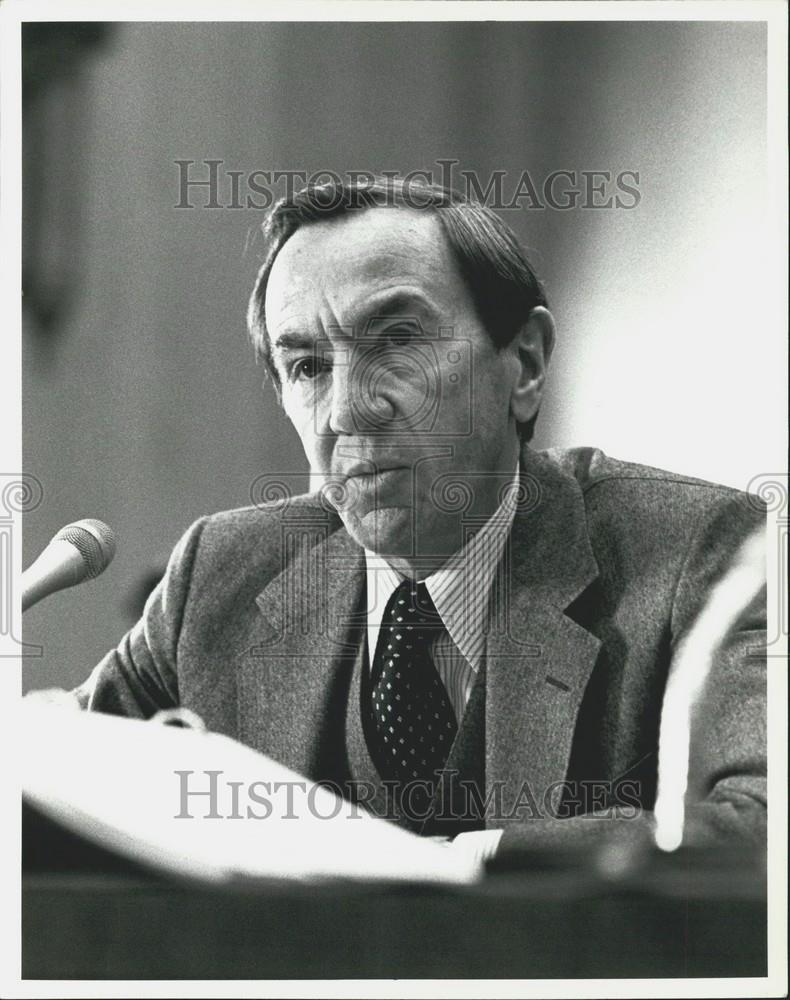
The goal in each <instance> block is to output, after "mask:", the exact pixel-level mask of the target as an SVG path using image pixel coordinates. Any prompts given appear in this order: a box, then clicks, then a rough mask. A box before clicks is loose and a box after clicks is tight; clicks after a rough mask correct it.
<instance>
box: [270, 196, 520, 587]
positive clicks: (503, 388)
mask: <svg viewBox="0 0 790 1000" xmlns="http://www.w3.org/2000/svg"><path fill="white" fill-rule="evenodd" d="M265 308H266V325H267V328H268V331H269V336H270V338H271V348H272V358H273V361H274V364H275V367H276V370H277V373H278V375H279V381H280V385H281V390H282V403H283V407H284V409H285V412H286V413H287V415H288V417H289V418H290V420H291V422H292V423H293V425H294V427H295V428H296V430H297V432H298V434H299V436H300V438H301V440H302V445H303V446H304V450H305V453H306V455H307V457H308V460H309V462H310V466H311V469H312V471H313V473H319V474H321V475H322V476H324V477H326V478H327V479H328V480H329V482H330V483H331V484H332V487H331V488H328V489H327V490H326V496H327V497H328V498H329V499H330V500H331V501H332V502H333V503H334V504H335V506H336V507H337V509H338V511H339V513H340V516H341V517H342V519H343V521H344V523H345V525H346V527H347V529H348V531H349V533H350V534H351V535H352V537H353V538H354V539H355V540H356V541H357V542H358V543H359V544H361V545H364V546H365V547H367V548H369V549H372V550H373V551H375V552H379V553H381V554H382V555H386V556H390V557H393V560H394V561H396V564H397V561H400V562H402V563H403V564H405V566H407V567H409V566H411V567H414V566H415V565H420V564H422V565H423V566H425V565H429V566H430V565H432V564H435V565H437V566H438V565H441V562H443V561H444V559H446V558H447V556H449V555H450V554H452V552H454V551H455V550H456V549H457V548H458V547H459V546H460V545H461V544H462V534H461V515H462V514H465V516H466V517H469V516H470V515H473V516H475V517H485V516H488V515H489V514H491V513H492V512H493V511H494V510H495V509H496V507H497V505H498V502H499V492H500V490H501V489H502V487H503V486H504V485H505V484H506V483H507V482H509V479H510V477H511V476H512V474H513V472H514V470H515V466H516V461H517V457H518V435H517V431H516V421H515V417H514V415H513V412H512V409H511V394H512V392H513V388H514V386H515V384H516V382H517V380H518V376H519V371H520V363H519V359H518V352H517V350H516V348H515V347H512V348H505V349H504V350H502V351H498V350H497V349H496V348H495V347H494V345H493V343H492V342H491V339H490V337H489V335H488V333H487V332H486V331H485V329H484V328H483V326H482V325H481V323H480V320H479V319H478V317H477V313H476V311H475V308H474V305H473V303H472V299H471V296H470V294H469V291H468V290H467V288H466V286H465V284H464V282H463V280H462V279H461V276H460V274H459V273H458V268H457V264H456V263H455V261H454V259H453V257H452V254H451V251H450V248H449V247H448V245H447V242H446V238H445V236H444V232H443V230H442V228H441V225H440V224H439V222H438V220H437V219H436V218H435V217H434V216H433V215H432V214H430V213H428V212H419V211H415V210H410V209H396V208H375V209H368V210H366V211H363V212H359V213H355V214H353V215H348V216H344V217H341V218H339V219H334V220H329V221H326V222H319V223H314V224H310V225H306V226H304V227H303V228H301V229H299V230H297V232H296V233H294V235H293V236H292V237H291V238H290V239H289V240H288V242H287V243H286V244H285V246H284V247H283V249H282V250H281V251H280V253H279V254H278V255H277V257H276V259H275V261H274V265H273V267H272V270H271V273H270V276H269V282H268V287H267V292H266V303H265ZM453 483H455V484H459V483H460V484H462V488H464V489H465V491H466V493H467V497H468V502H463V503H460V504H459V503H458V502H457V501H458V499H459V493H458V490H457V489H456V490H455V491H453V487H452V484H453Z"/></svg>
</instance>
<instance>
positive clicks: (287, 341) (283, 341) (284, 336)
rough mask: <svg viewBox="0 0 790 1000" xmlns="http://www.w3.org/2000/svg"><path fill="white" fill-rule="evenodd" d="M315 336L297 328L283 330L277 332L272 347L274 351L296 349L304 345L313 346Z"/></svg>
mask: <svg viewBox="0 0 790 1000" xmlns="http://www.w3.org/2000/svg"><path fill="white" fill-rule="evenodd" d="M315 343H316V341H315V337H313V336H311V335H310V334H309V333H306V332H304V331H298V330H293V331H292V330H285V331H283V333H281V334H279V335H278V336H277V337H276V338H275V341H274V343H273V344H272V347H273V349H274V350H275V351H298V350H301V349H303V348H305V347H313V346H315Z"/></svg>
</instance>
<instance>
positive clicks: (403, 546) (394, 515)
mask: <svg viewBox="0 0 790 1000" xmlns="http://www.w3.org/2000/svg"><path fill="white" fill-rule="evenodd" d="M340 516H341V518H342V520H343V523H344V524H345V526H346V529H347V531H348V533H349V535H351V537H352V538H353V539H354V541H355V542H356V543H357V544H358V545H361V546H363V548H366V549H368V550H370V551H371V552H375V553H377V554H378V555H381V556H398V557H401V558H408V557H409V556H410V555H412V551H413V534H414V526H413V517H414V511H413V510H412V508H411V507H377V508H375V509H373V510H369V511H365V512H360V513H357V512H356V511H353V510H350V511H340Z"/></svg>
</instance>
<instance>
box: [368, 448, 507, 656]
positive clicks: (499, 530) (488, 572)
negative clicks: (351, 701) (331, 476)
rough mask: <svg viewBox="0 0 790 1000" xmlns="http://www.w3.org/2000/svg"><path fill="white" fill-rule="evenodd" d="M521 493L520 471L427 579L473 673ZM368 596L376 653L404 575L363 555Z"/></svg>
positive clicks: (371, 640) (371, 554) (383, 561)
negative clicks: (476, 528) (383, 623)
mask: <svg viewBox="0 0 790 1000" xmlns="http://www.w3.org/2000/svg"><path fill="white" fill-rule="evenodd" d="M518 490H519V467H518V466H516V472H515V475H514V477H513V481H512V482H511V483H510V484H509V486H508V487H507V489H505V491H504V495H503V498H502V502H501V503H500V505H499V507H498V508H497V509H496V511H495V512H494V513H493V514H492V515H491V517H490V518H489V519H488V520H487V521H486V522H485V524H484V525H483V526H482V527H481V528H480V530H479V531H477V532H476V533H474V534H473V535H472V536H471V537H470V539H469V540H468V541H467V542H466V544H465V545H464V546H463V548H461V549H459V551H458V552H456V553H455V554H454V555H453V556H451V557H450V559H448V561H447V562H446V563H445V564H444V566H442V568H441V569H439V570H437V571H436V572H435V573H432V574H431V575H430V576H428V577H426V578H425V585H426V587H427V588H428V593H429V594H430V595H431V600H432V601H433V603H434V605H435V607H436V610H437V611H438V613H439V615H440V616H441V619H442V621H443V622H444V625H445V628H446V629H447V631H448V633H449V634H450V638H451V639H452V640H453V642H454V643H455V645H456V646H457V647H458V650H459V651H460V653H461V655H462V656H463V657H464V659H466V661H467V662H468V663H469V665H470V666H471V667H472V669H473V670H474V671H477V670H478V668H479V666H480V662H481V660H482V656H483V652H484V649H485V625H486V618H487V614H488V594H489V591H490V590H491V584H492V582H493V579H494V575H495V573H496V569H497V566H498V564H499V560H500V558H501V556H502V550H503V548H504V546H505V542H506V541H507V537H508V535H509V534H510V529H511V528H512V526H513V518H514V517H515V513H516V507H517V498H518ZM365 566H366V578H367V594H368V613H367V619H368V626H367V627H368V650H369V651H370V656H371V659H372V657H373V653H374V651H375V649H376V643H377V641H378V634H379V629H380V627H381V619H382V617H383V615H384V608H385V607H386V604H387V601H388V600H389V599H390V597H391V596H392V592H393V591H394V590H395V589H396V587H397V586H398V584H399V583H400V582H401V581H402V580H403V579H405V577H404V576H403V574H401V573H399V572H398V571H397V570H396V569H393V567H392V566H390V565H389V563H388V562H387V561H386V559H384V558H383V557H382V556H379V555H376V554H375V553H374V552H371V551H370V550H369V549H365Z"/></svg>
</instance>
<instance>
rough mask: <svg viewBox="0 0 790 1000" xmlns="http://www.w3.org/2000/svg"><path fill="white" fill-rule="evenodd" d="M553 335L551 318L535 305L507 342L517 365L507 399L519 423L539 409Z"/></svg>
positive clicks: (552, 345) (528, 418)
mask: <svg viewBox="0 0 790 1000" xmlns="http://www.w3.org/2000/svg"><path fill="white" fill-rule="evenodd" d="M554 336H555V335H554V317H553V316H552V315H551V313H550V312H549V311H548V309H546V308H545V306H536V307H535V308H534V309H533V310H532V312H531V313H530V314H529V319H528V320H527V322H526V323H525V324H524V326H523V327H522V328H521V330H519V332H518V333H517V334H516V337H515V340H514V341H513V343H512V344H511V345H510V346H511V348H512V349H514V350H515V351H516V354H517V356H518V359H519V362H520V364H521V368H520V373H519V378H518V382H517V383H516V385H515V386H514V387H513V392H512V395H511V402H510V406H511V410H512V412H513V416H514V417H515V418H516V422H517V423H519V424H523V423H526V422H527V421H528V420H531V419H532V417H534V416H535V414H536V413H537V412H538V409H539V408H540V401H541V399H542V397H543V386H544V384H545V382H546V372H547V371H548V367H549V361H550V360H551V352H552V351H553V350H554Z"/></svg>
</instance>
